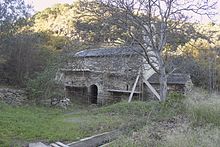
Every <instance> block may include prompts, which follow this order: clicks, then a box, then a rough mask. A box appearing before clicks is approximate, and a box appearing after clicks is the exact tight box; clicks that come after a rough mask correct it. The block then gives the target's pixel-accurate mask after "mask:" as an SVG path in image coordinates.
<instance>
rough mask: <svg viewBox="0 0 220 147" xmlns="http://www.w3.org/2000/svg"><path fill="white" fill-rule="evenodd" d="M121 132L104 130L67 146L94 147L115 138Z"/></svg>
mask: <svg viewBox="0 0 220 147" xmlns="http://www.w3.org/2000/svg"><path fill="white" fill-rule="evenodd" d="M120 134H121V133H120V132H119V131H111V132H105V133H102V134H98V135H94V136H91V137H87V138H84V139H81V140H80V141H76V142H73V143H70V144H68V146H69V147H96V146H100V145H102V144H106V143H108V142H110V141H112V140H115V139H117V138H118V137H119V135H120Z"/></svg>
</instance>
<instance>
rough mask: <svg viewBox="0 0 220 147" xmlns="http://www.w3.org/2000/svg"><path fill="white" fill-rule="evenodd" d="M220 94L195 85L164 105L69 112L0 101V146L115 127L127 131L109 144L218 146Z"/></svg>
mask: <svg viewBox="0 0 220 147" xmlns="http://www.w3.org/2000/svg"><path fill="white" fill-rule="evenodd" d="M219 106H220V97H219V96H218V95H217V94H212V95H209V94H208V93H206V92H204V90H199V89H195V90H194V91H193V92H192V93H191V94H190V95H188V96H187V97H186V98H185V97H184V96H181V95H178V94H172V95H170V98H169V99H168V100H167V101H166V102H165V103H159V102H156V101H155V102H147V103H145V102H132V103H130V104H128V103H127V102H121V103H117V104H113V105H110V106H105V107H100V108H97V107H87V108H80V107H73V108H71V109H70V110H68V111H62V110H59V109H52V108H42V107H41V108H39V107H35V106H32V107H30V106H29V107H12V106H8V105H6V104H1V103H0V118H1V119H0V146H3V147H7V146H21V145H25V144H26V143H28V142H36V141H42V142H45V143H50V142H54V141H62V142H71V141H75V140H78V139H80V138H84V137H87V136H91V135H94V134H97V133H102V132H105V131H110V130H113V129H116V128H120V129H122V128H123V129H124V130H123V131H124V132H126V133H125V134H124V135H123V136H121V137H120V138H119V139H118V140H116V141H114V142H113V143H112V144H111V145H110V146H161V147H162V146H165V147H166V146H167V147H172V146H173V147H178V146H179V147H182V146H184V147H185V146H219V144H220V117H219V115H220V109H219Z"/></svg>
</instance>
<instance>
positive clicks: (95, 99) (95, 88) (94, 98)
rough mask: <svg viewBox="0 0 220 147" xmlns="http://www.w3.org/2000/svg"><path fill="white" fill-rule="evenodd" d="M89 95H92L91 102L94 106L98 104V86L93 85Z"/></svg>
mask: <svg viewBox="0 0 220 147" xmlns="http://www.w3.org/2000/svg"><path fill="white" fill-rule="evenodd" d="M89 93H90V98H89V99H90V102H91V103H92V104H97V103H98V86H97V85H95V84H93V85H91V86H90V87H89Z"/></svg>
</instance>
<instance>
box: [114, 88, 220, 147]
mask: <svg viewBox="0 0 220 147" xmlns="http://www.w3.org/2000/svg"><path fill="white" fill-rule="evenodd" d="M175 97H176V96H175ZM176 98H177V97H176ZM176 98H175V99H176ZM175 99H172V98H171V99H170V100H168V101H170V102H168V104H167V102H166V103H165V104H161V105H160V109H161V110H162V111H157V112H156V115H154V116H152V117H150V118H149V120H148V124H146V125H145V126H144V127H143V128H142V129H140V130H138V131H135V132H133V133H130V134H129V135H125V136H122V137H121V138H119V139H118V140H116V141H114V142H113V143H112V144H111V146H114V147H115V146H116V147H117V146H129V147H130V146H131V147H133V146H134V147H135V146H157V147H196V146H198V147H200V146H202V147H207V146H209V147H218V146H219V144H220V109H219V108H220V96H219V95H217V94H211V95H210V94H208V93H207V92H206V91H204V90H201V89H194V91H193V92H192V93H191V94H189V95H187V97H186V98H183V99H182V98H181V99H179V100H177V101H175ZM164 106H165V107H164Z"/></svg>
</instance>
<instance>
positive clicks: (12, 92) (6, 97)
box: [0, 88, 27, 105]
mask: <svg viewBox="0 0 220 147" xmlns="http://www.w3.org/2000/svg"><path fill="white" fill-rule="evenodd" d="M26 100H27V94H26V92H25V91H24V90H20V89H12V88H0V102H4V103H7V104H10V105H22V104H24V103H25V101H26Z"/></svg>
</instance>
